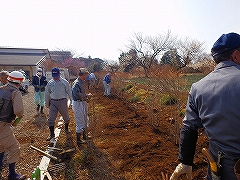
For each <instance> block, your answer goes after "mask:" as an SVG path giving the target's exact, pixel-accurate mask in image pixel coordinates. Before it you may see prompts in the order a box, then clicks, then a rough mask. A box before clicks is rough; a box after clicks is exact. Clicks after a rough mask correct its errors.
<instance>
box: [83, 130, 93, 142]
mask: <svg viewBox="0 0 240 180" xmlns="http://www.w3.org/2000/svg"><path fill="white" fill-rule="evenodd" d="M87 138H88V139H91V138H92V137H91V136H89V135H87V133H86V130H85V129H84V130H83V139H84V140H87Z"/></svg>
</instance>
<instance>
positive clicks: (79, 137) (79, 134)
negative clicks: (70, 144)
mask: <svg viewBox="0 0 240 180" xmlns="http://www.w3.org/2000/svg"><path fill="white" fill-rule="evenodd" d="M81 134H82V133H76V139H77V144H84V143H85V141H83V140H81Z"/></svg>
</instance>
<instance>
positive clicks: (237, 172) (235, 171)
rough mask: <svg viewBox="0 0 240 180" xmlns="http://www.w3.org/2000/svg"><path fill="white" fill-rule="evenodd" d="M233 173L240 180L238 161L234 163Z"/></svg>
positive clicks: (239, 162) (239, 161) (239, 163)
mask: <svg viewBox="0 0 240 180" xmlns="http://www.w3.org/2000/svg"><path fill="white" fill-rule="evenodd" d="M234 173H235V174H236V176H237V178H238V179H239V180H240V159H239V160H238V161H237V162H236V164H235V166H234Z"/></svg>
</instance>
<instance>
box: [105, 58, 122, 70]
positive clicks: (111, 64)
mask: <svg viewBox="0 0 240 180" xmlns="http://www.w3.org/2000/svg"><path fill="white" fill-rule="evenodd" d="M103 68H104V69H105V70H107V71H111V72H116V71H118V70H119V68H120V66H119V64H118V63H117V62H116V61H111V60H105V61H104V65H103Z"/></svg>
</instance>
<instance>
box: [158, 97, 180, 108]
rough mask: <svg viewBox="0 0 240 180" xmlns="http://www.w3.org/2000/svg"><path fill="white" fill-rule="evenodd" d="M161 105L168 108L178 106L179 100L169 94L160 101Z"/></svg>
mask: <svg viewBox="0 0 240 180" xmlns="http://www.w3.org/2000/svg"><path fill="white" fill-rule="evenodd" d="M160 104H161V105H166V106H170V105H174V104H177V98H176V97H174V96H170V95H169V94H164V95H163V96H162V98H161V99H160Z"/></svg>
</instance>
